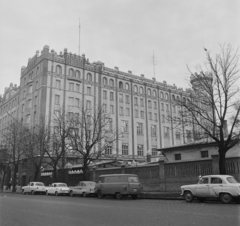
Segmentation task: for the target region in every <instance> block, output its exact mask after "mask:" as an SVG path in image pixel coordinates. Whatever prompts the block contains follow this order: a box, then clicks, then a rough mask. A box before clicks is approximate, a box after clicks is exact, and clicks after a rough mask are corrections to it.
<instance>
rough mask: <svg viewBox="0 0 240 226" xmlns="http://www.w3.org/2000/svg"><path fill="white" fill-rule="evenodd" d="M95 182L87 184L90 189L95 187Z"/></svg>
mask: <svg viewBox="0 0 240 226" xmlns="http://www.w3.org/2000/svg"><path fill="white" fill-rule="evenodd" d="M95 184H96V183H95V182H87V183H86V185H87V186H88V187H94V186H95Z"/></svg>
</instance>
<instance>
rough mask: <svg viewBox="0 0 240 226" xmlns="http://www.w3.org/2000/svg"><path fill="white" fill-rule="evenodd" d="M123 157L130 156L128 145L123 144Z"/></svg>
mask: <svg viewBox="0 0 240 226" xmlns="http://www.w3.org/2000/svg"><path fill="white" fill-rule="evenodd" d="M122 155H128V144H122Z"/></svg>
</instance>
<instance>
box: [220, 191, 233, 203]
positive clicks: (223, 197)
mask: <svg viewBox="0 0 240 226" xmlns="http://www.w3.org/2000/svg"><path fill="white" fill-rule="evenodd" d="M220 199H221V201H222V202H223V203H224V204H229V203H231V202H232V196H231V195H230V194H228V193H223V194H221V195H220Z"/></svg>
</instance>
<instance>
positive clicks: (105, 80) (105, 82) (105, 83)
mask: <svg viewBox="0 0 240 226" xmlns="http://www.w3.org/2000/svg"><path fill="white" fill-rule="evenodd" d="M107 84H108V81H107V78H105V77H104V78H103V85H107Z"/></svg>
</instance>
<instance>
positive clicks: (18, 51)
mask: <svg viewBox="0 0 240 226" xmlns="http://www.w3.org/2000/svg"><path fill="white" fill-rule="evenodd" d="M79 20H80V24H81V29H80V54H81V55H82V54H83V53H84V54H85V55H86V58H88V59H89V61H90V62H94V61H101V62H103V63H104V64H105V66H106V67H110V68H114V67H115V66H117V67H119V70H120V71H124V72H127V71H128V70H131V71H132V72H133V74H135V75H139V76H140V74H144V75H145V77H146V78H149V79H152V77H154V69H153V51H154V56H155V77H156V80H157V81H159V82H163V81H166V82H167V84H170V85H173V84H175V85H176V86H177V87H182V88H184V89H185V88H188V87H189V84H188V79H189V76H190V74H189V71H188V69H187V66H188V67H189V68H190V69H191V70H193V71H194V67H195V66H196V65H197V64H202V63H204V61H205V51H204V48H207V49H208V50H209V51H211V53H212V55H215V54H216V53H218V52H219V51H220V48H219V45H221V44H224V43H226V44H228V43H229V44H231V45H232V46H233V48H234V49H236V48H238V47H240V1H239V0H231V1H229V0H181V1H179V0H68V1H65V0H41V1H36V0H24V1H23V0H11V1H4V0H2V1H0V51H1V54H0V72H1V74H0V78H1V80H0V94H3V93H4V88H5V87H9V84H10V83H11V82H12V83H14V84H17V85H19V82H20V71H21V67H22V66H26V65H27V62H28V58H30V57H33V56H34V55H35V53H36V51H37V50H39V51H41V50H42V49H43V46H44V45H49V46H50V50H51V49H54V50H55V51H56V52H57V53H59V52H60V51H63V50H64V48H67V49H68V51H69V52H72V53H76V54H78V51H79V48H78V46H79ZM239 64H240V63H239ZM239 83H240V81H239Z"/></svg>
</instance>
